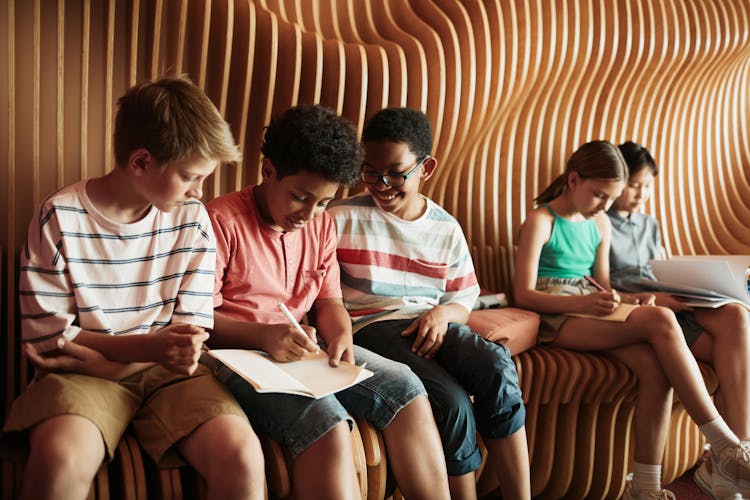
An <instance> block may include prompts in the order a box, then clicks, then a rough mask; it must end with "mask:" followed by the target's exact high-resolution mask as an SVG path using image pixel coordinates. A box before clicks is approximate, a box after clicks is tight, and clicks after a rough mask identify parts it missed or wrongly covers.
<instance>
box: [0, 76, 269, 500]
mask: <svg viewBox="0 0 750 500" xmlns="http://www.w3.org/2000/svg"><path fill="white" fill-rule="evenodd" d="M114 146H115V159H116V163H117V166H116V168H115V169H114V170H112V171H111V172H110V173H108V174H107V175H104V176H103V177H98V178H94V179H90V180H84V181H80V182H78V183H75V184H72V185H70V186H68V187H65V188H63V189H61V190H59V191H57V192H56V193H54V194H52V195H50V197H49V198H47V199H46V200H45V201H44V202H43V203H42V205H41V207H40V209H39V211H38V212H37V214H36V216H35V217H34V218H33V220H32V221H31V224H30V226H29V232H28V236H27V242H26V246H25V248H24V251H23V255H22V257H21V275H20V287H19V290H20V291H19V295H20V299H19V301H20V306H21V313H22V317H21V324H22V336H23V340H24V342H25V343H26V350H27V352H28V353H29V354H30V358H31V359H32V360H33V361H35V362H36V363H37V364H38V366H40V367H42V368H52V369H53V370H55V371H54V372H50V373H46V374H45V373H39V374H38V375H37V378H36V380H35V381H34V382H33V383H32V384H31V385H30V386H29V387H28V389H27V390H26V391H25V392H24V393H23V394H22V395H21V396H20V397H19V398H18V399H17V400H16V401H15V403H14V405H13V408H12V410H11V413H10V415H9V417H8V420H7V422H6V424H5V428H4V431H5V435H4V440H6V441H8V440H14V439H15V440H16V441H20V442H22V443H26V438H28V442H27V444H28V445H29V456H28V462H27V466H26V472H25V477H24V485H23V496H24V497H26V498H36V499H40V498H85V497H86V495H87V492H88V490H89V488H90V485H91V481H92V479H93V477H94V475H95V474H96V471H97V469H98V468H99V466H100V465H101V463H102V461H103V460H111V459H112V456H113V454H114V451H115V447H116V446H117V442H118V441H119V439H120V437H121V436H122V434H123V432H124V431H125V429H126V428H127V427H128V425H129V424H131V423H132V424H133V427H134V429H135V432H136V435H137V436H138V438H139V441H140V442H141V444H142V445H143V446H144V448H145V449H146V451H147V452H148V453H149V455H150V456H151V457H152V458H153V459H154V461H155V462H156V463H157V464H159V465H160V466H175V465H179V464H181V463H183V459H184V460H186V461H187V462H189V463H190V464H191V465H193V466H194V467H195V468H196V469H197V470H198V472H200V474H201V475H202V476H203V477H204V478H205V479H206V482H207V485H208V496H209V497H210V498H262V496H263V459H262V455H261V452H260V448H259V444H258V441H257V438H256V437H255V435H254V434H253V432H252V429H251V428H250V425H249V424H248V421H247V419H246V417H245V416H244V413H243V411H242V409H241V408H240V407H239V406H238V405H237V402H236V401H235V400H234V399H233V398H232V396H231V395H230V394H229V393H228V391H227V390H226V389H224V387H223V386H222V385H221V384H220V383H219V382H218V380H216V379H215V378H214V377H213V375H212V374H211V372H210V371H209V370H208V369H207V368H205V367H204V366H202V365H200V364H199V363H198V358H199V355H200V350H201V346H202V344H203V342H204V341H205V340H206V339H207V338H208V333H207V329H210V328H212V326H213V315H212V312H213V306H212V299H211V297H212V293H211V290H212V286H213V271H214V266H215V246H214V237H213V232H212V230H211V225H210V221H209V218H208V215H207V213H206V210H205V208H204V206H203V205H202V204H201V202H200V201H198V199H199V198H200V197H201V196H202V191H201V189H202V184H203V181H204V179H205V178H206V177H207V176H208V175H210V174H211V173H212V172H213V171H214V169H215V168H216V166H217V164H219V163H221V162H228V161H236V160H238V159H239V151H238V150H237V147H236V145H235V144H234V141H233V139H232V135H231V132H230V131H229V127H228V126H227V124H226V122H225V121H224V120H223V119H222V117H221V115H220V114H219V113H218V111H217V110H216V108H215V107H214V106H213V104H212V103H211V101H210V100H209V99H208V97H206V95H205V94H204V93H203V92H202V91H201V90H200V89H199V88H198V87H196V86H195V85H193V84H192V83H191V82H190V81H189V80H187V79H184V78H165V79H163V80H159V81H157V82H154V83H147V84H143V85H139V86H136V87H133V88H132V89H130V90H129V91H128V92H127V93H126V94H125V95H124V96H123V97H122V98H120V100H119V110H118V113H117V117H116V122H115V136H114ZM71 343H73V344H74V345H68V344H71ZM217 442H220V443H222V445H221V447H220V448H217V447H216V443H217Z"/></svg>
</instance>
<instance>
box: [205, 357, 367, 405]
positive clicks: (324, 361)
mask: <svg viewBox="0 0 750 500" xmlns="http://www.w3.org/2000/svg"><path fill="white" fill-rule="evenodd" d="M208 354H210V355H211V356H213V357H215V358H216V359H218V360H219V361H221V362H222V363H224V364H225V365H226V366H227V367H228V368H230V369H231V370H232V371H234V372H235V373H237V374H238V375H239V376H240V377H242V378H244V379H245V380H247V382H248V383H249V384H250V385H252V386H253V387H254V388H255V390H256V391H258V392H282V393H286V394H297V395H300V396H308V397H311V398H315V399H319V398H322V397H323V396H327V395H329V394H333V393H335V392H338V391H341V390H344V389H346V388H347V387H351V386H353V385H355V384H358V383H359V382H361V381H363V380H365V379H367V378H370V377H372V375H373V373H372V372H371V371H370V370H367V369H366V368H365V365H364V364H363V365H362V366H357V365H353V364H351V363H347V362H345V361H342V362H341V364H340V365H339V366H338V367H335V368H333V367H331V366H328V354H326V353H325V352H324V351H320V352H319V353H318V354H311V355H309V356H307V357H305V358H303V359H301V360H299V361H292V362H290V363H281V362H278V361H274V360H273V359H271V358H270V357H269V356H268V355H266V354H265V353H263V352H260V351H248V350H244V349H211V350H210V351H208Z"/></svg>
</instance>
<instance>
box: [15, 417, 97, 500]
mask: <svg viewBox="0 0 750 500" xmlns="http://www.w3.org/2000/svg"><path fill="white" fill-rule="evenodd" d="M29 441H30V452H29V459H28V461H27V474H26V477H27V478H28V480H27V481H25V482H26V483H27V484H25V486H24V489H25V490H26V491H34V490H36V488H34V485H33V484H28V483H29V482H30V481H33V482H35V483H38V485H41V484H43V483H46V484H47V486H48V487H49V489H50V491H55V490H56V489H68V490H70V491H71V492H72V491H76V492H78V491H84V492H85V491H88V489H89V487H90V485H91V482H92V480H93V479H94V476H95V475H96V472H97V471H98V470H99V467H100V466H101V464H102V461H103V460H104V450H105V448H104V442H103V441H102V438H101V434H100V433H99V430H98V428H97V427H96V426H95V425H94V423H93V422H91V421H90V420H88V419H86V418H84V417H80V416H77V415H63V416H59V417H53V418H51V419H49V420H46V421H44V422H42V423H41V424H39V425H37V426H36V427H35V428H34V429H33V430H32V431H31V434H30V437H29Z"/></svg>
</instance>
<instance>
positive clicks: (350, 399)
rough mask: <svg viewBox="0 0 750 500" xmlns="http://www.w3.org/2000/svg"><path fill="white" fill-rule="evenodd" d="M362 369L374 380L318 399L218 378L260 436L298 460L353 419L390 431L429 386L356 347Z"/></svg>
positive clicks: (229, 376) (222, 374)
mask: <svg viewBox="0 0 750 500" xmlns="http://www.w3.org/2000/svg"><path fill="white" fill-rule="evenodd" d="M354 359H355V361H356V363H357V364H358V365H361V364H362V363H367V369H368V370H371V371H372V372H373V373H374V375H373V376H372V377H370V378H368V379H366V380H364V381H362V382H360V383H359V384H357V385H355V386H353V387H349V388H348V389H345V390H343V391H341V392H338V393H336V394H334V395H330V396H325V397H323V398H320V399H313V398H309V397H305V396H297V395H295V394H280V393H259V392H256V391H255V389H254V388H253V386H251V385H250V384H248V383H247V382H246V381H245V380H243V379H242V378H241V377H240V376H239V375H237V374H236V373H234V372H233V371H232V370H230V369H229V368H226V367H225V366H220V367H219V368H218V376H219V378H220V379H221V380H222V381H223V382H224V383H225V384H226V386H227V387H228V388H229V390H230V391H231V392H232V394H234V396H235V397H236V398H237V400H238V401H239V403H240V405H241V406H242V409H243V410H245V413H246V414H247V416H248V418H249V420H250V423H251V424H252V425H253V428H254V429H256V431H260V432H262V433H265V434H268V435H269V436H271V437H272V438H273V439H274V440H276V441H277V442H278V443H280V444H281V445H282V446H284V447H285V448H287V449H288V450H289V451H290V453H291V454H292V457H293V458H296V457H297V456H298V455H299V454H300V453H302V452H303V451H305V450H306V449H307V448H308V447H309V446H310V445H312V444H313V443H315V442H316V441H318V440H319V439H320V438H321V437H323V436H324V435H325V434H326V433H327V432H328V431H330V430H331V429H333V427H335V426H336V425H337V424H338V423H339V422H342V421H348V422H349V426H350V427H351V425H352V419H351V417H350V414H351V415H354V416H355V417H357V418H363V419H366V420H368V421H370V422H371V423H372V424H373V425H374V426H375V427H377V428H378V429H381V430H382V429H385V428H386V427H387V426H388V424H390V423H391V421H392V420H393V418H394V417H395V416H396V414H397V413H398V412H399V411H400V410H401V409H402V408H404V407H405V406H407V405H408V404H409V403H411V402H412V401H413V400H414V399H415V398H417V397H418V396H422V395H425V394H426V391H425V388H424V385H422V382H421V381H420V380H419V378H418V377H417V376H416V375H415V374H414V373H413V372H412V371H411V370H410V369H409V367H408V366H406V365H403V364H401V363H397V362H395V361H391V360H389V359H386V358H384V357H382V356H379V355H377V354H375V353H373V352H370V351H368V350H367V349H364V348H362V347H358V346H354Z"/></svg>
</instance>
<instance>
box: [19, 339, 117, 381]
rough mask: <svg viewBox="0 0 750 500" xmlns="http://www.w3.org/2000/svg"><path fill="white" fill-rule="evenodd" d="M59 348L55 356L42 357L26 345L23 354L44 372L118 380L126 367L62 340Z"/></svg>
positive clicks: (97, 353)
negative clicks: (79, 374)
mask: <svg viewBox="0 0 750 500" xmlns="http://www.w3.org/2000/svg"><path fill="white" fill-rule="evenodd" d="M57 347H58V350H57V351H56V353H54V354H53V355H50V356H42V355H40V354H39V353H38V352H37V351H36V349H34V346H32V345H31V344H29V343H24V344H23V352H24V354H26V358H28V360H29V361H30V362H31V364H32V365H34V368H36V369H37V370H40V371H43V372H72V373H81V374H83V375H90V376H92V377H100V378H109V379H112V380H116V379H117V378H118V377H117V374H118V373H120V372H121V371H122V370H123V368H124V367H125V366H126V365H125V364H124V363H118V362H116V361H111V360H109V359H107V358H106V357H104V356H103V355H102V354H101V353H100V352H99V351H95V350H94V349H90V348H88V347H86V346H82V345H79V344H76V343H75V342H71V341H66V340H65V339H62V338H60V339H59V340H58V341H57Z"/></svg>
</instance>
